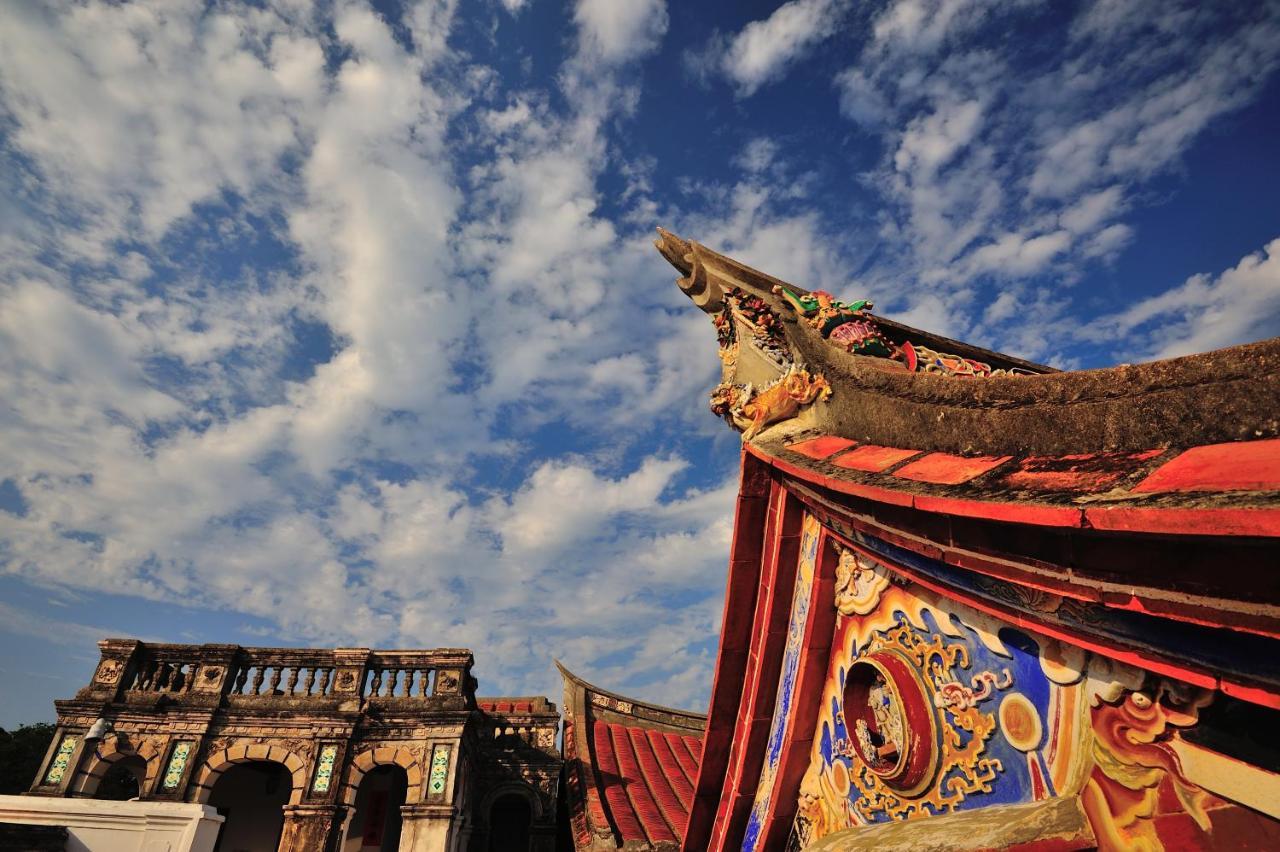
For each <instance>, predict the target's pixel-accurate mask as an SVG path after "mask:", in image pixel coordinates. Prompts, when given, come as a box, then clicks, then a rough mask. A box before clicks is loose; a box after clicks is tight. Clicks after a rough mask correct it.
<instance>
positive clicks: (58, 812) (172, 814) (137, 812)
mask: <svg viewBox="0 0 1280 852" xmlns="http://www.w3.org/2000/svg"><path fill="white" fill-rule="evenodd" d="M0 822H16V823H21V824H24V825H64V826H66V827H67V831H68V835H69V836H68V838H67V852H213V845H214V843H215V842H216V841H217V839H218V829H219V828H221V827H222V817H220V816H218V814H217V812H216V811H214V809H213V808H210V807H207V806H205V805H189V804H186V803H183V802H102V801H98V800H96V799H54V798H47V797H44V796H0Z"/></svg>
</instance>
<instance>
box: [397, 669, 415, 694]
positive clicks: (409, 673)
mask: <svg viewBox="0 0 1280 852" xmlns="http://www.w3.org/2000/svg"><path fill="white" fill-rule="evenodd" d="M415 674H417V672H415V671H414V670H413V669H405V670H404V687H402V688H401V690H400V696H401V697H402V698H408V697H409V696H410V695H412V694H413V676H414V675H415Z"/></svg>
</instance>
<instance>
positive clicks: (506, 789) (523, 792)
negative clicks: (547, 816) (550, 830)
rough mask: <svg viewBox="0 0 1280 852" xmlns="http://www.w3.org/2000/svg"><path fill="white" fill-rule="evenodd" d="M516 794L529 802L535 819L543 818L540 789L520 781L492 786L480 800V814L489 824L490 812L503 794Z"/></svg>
mask: <svg viewBox="0 0 1280 852" xmlns="http://www.w3.org/2000/svg"><path fill="white" fill-rule="evenodd" d="M512 794H515V795H517V796H520V797H522V798H524V799H525V800H527V801H528V802H529V813H530V814H532V816H533V821H534V822H538V821H540V820H541V819H542V815H543V811H544V810H545V808H544V807H543V803H542V796H540V795H538V791H537V790H535V789H534V788H533V787H531V786H530V785H528V784H525V783H523V782H520V781H505V782H503V783H502V784H499V785H497V786H496V787H492V788H490V789H489V790H488V791H487V792H486V793H485V794H484V798H483V799H481V800H480V809H479V812H478V813H479V816H480V818H481V819H483V820H484V824H485V825H488V824H489V812H490V811H492V810H493V804H494V802H496V801H498V799H501V798H502V797H503V796H510V795H512Z"/></svg>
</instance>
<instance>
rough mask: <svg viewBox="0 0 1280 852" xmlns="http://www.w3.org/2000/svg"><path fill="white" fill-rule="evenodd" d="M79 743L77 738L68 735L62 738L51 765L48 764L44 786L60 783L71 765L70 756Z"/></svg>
mask: <svg viewBox="0 0 1280 852" xmlns="http://www.w3.org/2000/svg"><path fill="white" fill-rule="evenodd" d="M79 742H80V738H79V737H76V736H71V735H70V734H68V735H66V736H64V737H63V738H62V742H60V743H59V744H58V751H57V753H56V754H54V756H53V763H50V764H49V771H48V772H46V773H45V774H44V783H45V784H49V785H52V784H58V783H61V781H62V776H64V775H66V774H67V767H68V766H69V765H70V764H71V755H72V753H73V752H74V751H75V750H76V745H77V744H79Z"/></svg>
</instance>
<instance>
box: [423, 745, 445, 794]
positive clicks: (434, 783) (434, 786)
mask: <svg viewBox="0 0 1280 852" xmlns="http://www.w3.org/2000/svg"><path fill="white" fill-rule="evenodd" d="M448 783H449V747H448V746H447V745H438V746H436V747H435V748H434V749H432V751H431V774H430V775H429V776H428V777H427V794H428V795H431V796H443V795H444V788H445V786H446V785H447V784H448Z"/></svg>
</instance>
